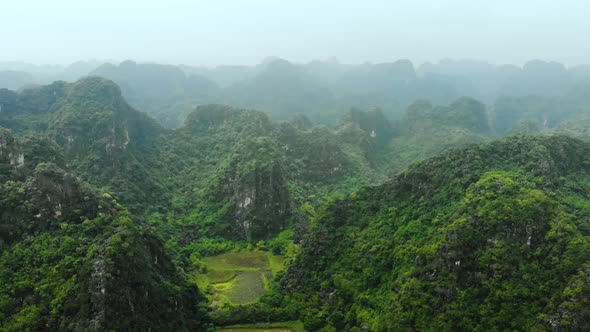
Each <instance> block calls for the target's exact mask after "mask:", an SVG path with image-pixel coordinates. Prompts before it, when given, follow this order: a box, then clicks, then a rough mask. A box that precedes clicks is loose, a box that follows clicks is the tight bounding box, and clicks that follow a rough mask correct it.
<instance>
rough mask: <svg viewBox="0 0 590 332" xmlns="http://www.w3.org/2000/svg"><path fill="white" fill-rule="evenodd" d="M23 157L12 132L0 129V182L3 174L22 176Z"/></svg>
mask: <svg viewBox="0 0 590 332" xmlns="http://www.w3.org/2000/svg"><path fill="white" fill-rule="evenodd" d="M24 166H25V155H24V152H23V149H22V148H21V146H20V144H19V142H18V140H17V138H16V137H15V136H14V134H13V133H12V131H10V130H7V129H4V128H1V127H0V180H1V179H2V177H3V175H5V174H13V175H18V174H21V175H22V174H23V173H24Z"/></svg>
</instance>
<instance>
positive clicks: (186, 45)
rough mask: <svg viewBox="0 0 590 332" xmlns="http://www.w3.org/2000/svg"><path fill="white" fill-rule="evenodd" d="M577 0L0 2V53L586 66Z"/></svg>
mask: <svg viewBox="0 0 590 332" xmlns="http://www.w3.org/2000/svg"><path fill="white" fill-rule="evenodd" d="M589 13H590V1H588V0H554V1H546V0H511V1H508V0H489V1H478V0H446V1H443V0H440V1H435V0H430V1H428V0H420V1H416V0H414V1H395V0H388V1H387V0H362V1H360V0H359V1H347V0H323V1H322V0H315V1H312V0H297V1H280V0H274V1H272V0H192V1H189V0H186V1H183V0H167V1H151V0H138V1H136V0H100V1H96V0H10V1H9V0H2V1H1V2H0V36H1V45H2V46H1V47H0V61H26V62H32V63H59V64H67V63H71V62H74V61H77V60H90V59H100V60H114V61H118V60H123V59H135V60H138V61H144V62H145V61H153V62H162V63H171V64H180V63H184V64H191V65H215V64H255V63H259V62H260V61H261V60H262V58H264V57H266V56H269V55H276V56H280V57H283V58H286V59H289V60H292V61H295V62H308V61H310V60H312V59H325V58H328V57H330V56H336V57H337V58H338V59H339V60H340V61H341V62H343V63H361V62H365V61H371V62H384V61H391V60H396V59H400V58H407V59H410V60H412V61H414V63H415V64H420V63H422V62H424V61H431V62H432V61H438V60H439V59H441V58H454V59H480V60H487V61H489V62H492V63H497V64H503V63H513V64H519V65H520V64H522V63H523V62H525V61H526V60H529V59H534V58H540V59H545V60H556V61H560V62H563V63H565V64H567V65H575V64H580V63H590V43H588V38H589V37H588V36H589V35H590V19H588V15H589Z"/></svg>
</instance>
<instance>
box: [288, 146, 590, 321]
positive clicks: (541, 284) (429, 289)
mask: <svg viewBox="0 0 590 332" xmlns="http://www.w3.org/2000/svg"><path fill="white" fill-rule="evenodd" d="M588 151H590V146H588V145H587V144H584V143H582V142H580V141H576V140H572V139H569V138H566V137H561V136H555V137H538V138H534V137H513V138H510V139H508V140H505V141H500V142H494V143H492V144H487V145H480V146H472V147H469V148H464V149H458V150H453V151H451V152H450V153H446V154H444V155H441V156H439V157H436V158H433V159H429V160H427V161H425V162H423V163H419V164H415V165H413V166H411V167H410V168H409V169H408V170H407V171H405V172H403V173H402V174H400V175H399V176H398V177H397V178H396V179H394V180H393V181H392V182H391V183H389V184H386V185H383V186H380V187H376V188H371V189H366V190H362V191H359V192H358V193H357V194H355V195H354V197H352V196H351V197H350V198H348V199H342V200H336V201H333V202H332V203H330V204H328V206H327V207H326V208H325V209H324V210H323V211H322V212H321V213H320V214H319V217H318V219H317V221H316V222H315V223H314V224H313V226H312V228H311V232H310V234H309V236H308V237H306V238H305V240H304V241H303V245H302V250H301V252H300V253H299V254H298V255H297V257H296V259H295V261H294V262H293V263H292V264H291V265H290V266H289V269H288V273H287V274H286V275H285V277H284V278H283V279H282V286H283V287H284V288H286V289H288V293H284V294H285V295H284V296H287V295H286V294H290V296H292V297H294V298H296V299H297V302H298V303H299V305H300V306H299V310H300V315H301V317H304V318H303V321H304V324H305V325H306V328H307V329H320V328H325V329H332V328H335V329H336V330H352V329H354V328H362V327H363V326H364V327H366V328H368V329H369V330H406V329H419V330H463V329H468V330H490V329H492V330H513V329H519V328H522V327H523V326H527V327H530V328H532V329H563V328H569V326H572V327H574V328H575V329H583V327H585V326H586V324H588V321H589V317H588V316H587V313H586V311H585V309H583V307H584V306H583V304H581V303H584V301H585V297H586V293H585V292H586V290H585V288H584V287H585V286H584V284H583V283H581V280H582V279H580V278H581V276H582V275H583V273H585V272H584V271H585V270H584V268H583V267H584V266H585V265H586V264H588V262H590V254H589V253H590V250H589V249H590V247H589V244H590V233H589V231H590V229H589V228H588V227H587V226H586V225H585V223H586V222H585V220H586V218H585V217H583V216H584V215H585V213H586V211H588V210H587V209H588V208H589V205H588V203H587V199H586V198H587V197H588V195H589V194H590V187H588V186H587V179H588V177H589V176H590V174H588V169H587V167H586V165H587V163H588V161H587V157H586V156H587V152H588ZM573 183H579V184H580V185H577V186H576V185H573ZM582 278H583V277H582ZM574 289H576V290H575V291H574ZM578 301H580V302H578ZM342 313H346V315H342ZM570 324H571V325H570Z"/></svg>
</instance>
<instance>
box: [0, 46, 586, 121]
mask: <svg viewBox="0 0 590 332" xmlns="http://www.w3.org/2000/svg"><path fill="white" fill-rule="evenodd" d="M89 75H90V76H93V75H96V76H102V77H105V78H108V79H111V80H113V81H114V82H115V83H117V84H118V85H119V86H120V87H121V89H122V91H123V95H124V97H125V98H126V99H127V100H128V101H129V102H130V104H131V105H132V106H134V107H136V108H137V109H140V110H142V111H144V112H147V113H148V114H150V115H152V116H153V117H154V118H156V119H157V120H158V121H159V122H160V123H162V124H163V125H164V126H166V127H171V128H175V127H178V126H179V125H180V124H181V123H182V121H183V120H184V118H185V117H186V115H187V114H188V113H189V112H190V111H191V110H192V109H193V108H194V107H195V106H196V105H204V104H209V103H220V104H226V105H231V106H236V107H247V108H258V109H262V110H264V111H265V112H267V113H269V114H270V115H271V117H272V118H273V119H277V120H286V119H289V118H290V117H291V116H293V115H294V114H296V113H302V114H305V115H306V116H308V117H309V118H310V119H311V120H312V121H314V122H317V123H324V124H334V123H335V121H336V119H337V118H338V114H341V113H343V112H345V111H346V110H347V109H348V108H350V107H357V108H367V107H372V106H378V107H380V108H381V109H382V110H383V111H384V113H385V114H386V115H387V117H388V118H390V119H397V118H399V117H400V116H401V115H403V113H404V111H405V109H406V107H407V106H408V105H409V104H411V103H412V102H413V101H414V100H416V99H429V100H431V101H432V102H433V103H435V104H446V103H449V102H451V101H452V100H454V99H456V98H458V97H462V96H468V97H472V98H475V99H478V100H480V101H482V102H483V103H485V104H486V105H488V106H489V107H492V106H493V105H494V104H495V103H498V102H500V101H501V99H502V98H503V97H525V96H530V95H535V96H538V97H542V98H549V99H552V98H561V97H563V96H564V95H565V96H566V97H565V98H568V97H567V96H568V95H572V94H576V91H580V89H584V88H585V87H586V86H588V85H590V66H587V65H577V66H574V67H570V68H566V67H565V66H564V65H562V64H560V63H557V62H550V61H542V60H532V61H530V62H527V63H526V64H525V65H524V66H523V67H518V66H513V65H501V66H500V65H493V64H489V63H486V62H481V61H471V60H442V61H440V62H438V63H436V64H432V63H424V64H422V65H420V66H416V65H414V64H412V63H411V62H410V61H407V60H397V61H393V62H390V63H377V64H370V63H365V64H360V65H347V64H341V63H339V62H338V61H337V60H336V59H334V58H332V59H328V60H325V61H312V62H310V63H307V64H297V63H291V62H289V61H287V60H284V59H280V58H276V57H269V58H266V59H265V60H264V61H262V62H261V63H260V64H259V65H256V66H231V65H220V66H217V67H212V68H207V67H191V66H185V65H181V66H173V65H160V64H155V63H136V62H134V61H129V60H128V61H124V62H121V63H119V64H111V63H100V62H98V61H90V62H77V63H74V64H72V65H70V66H67V67H63V66H33V65H26V64H19V63H0V87H4V88H10V89H19V88H23V87H25V86H30V85H34V84H46V83H50V82H52V81H54V80H64V81H69V82H72V81H75V80H77V79H78V78H80V77H84V76H89ZM580 97H581V96H580Z"/></svg>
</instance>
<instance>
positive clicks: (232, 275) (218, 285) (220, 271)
mask: <svg viewBox="0 0 590 332" xmlns="http://www.w3.org/2000/svg"><path fill="white" fill-rule="evenodd" d="M205 263H206V264H207V271H208V272H207V274H206V275H205V276H204V278H203V279H201V280H200V285H199V286H200V287H201V288H202V289H208V290H209V292H210V294H211V300H212V306H214V307H215V306H219V305H221V304H224V303H226V304H232V305H242V304H248V303H254V302H256V301H257V300H258V299H259V298H260V297H261V296H262V295H263V294H264V291H265V289H266V285H267V283H268V282H269V281H270V280H271V279H272V277H273V275H274V273H276V272H278V271H280V270H281V269H282V268H283V262H282V258H281V257H279V256H273V255H271V254H270V253H267V252H264V251H245V252H232V253H226V254H223V255H218V256H212V257H208V258H206V259H205Z"/></svg>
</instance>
